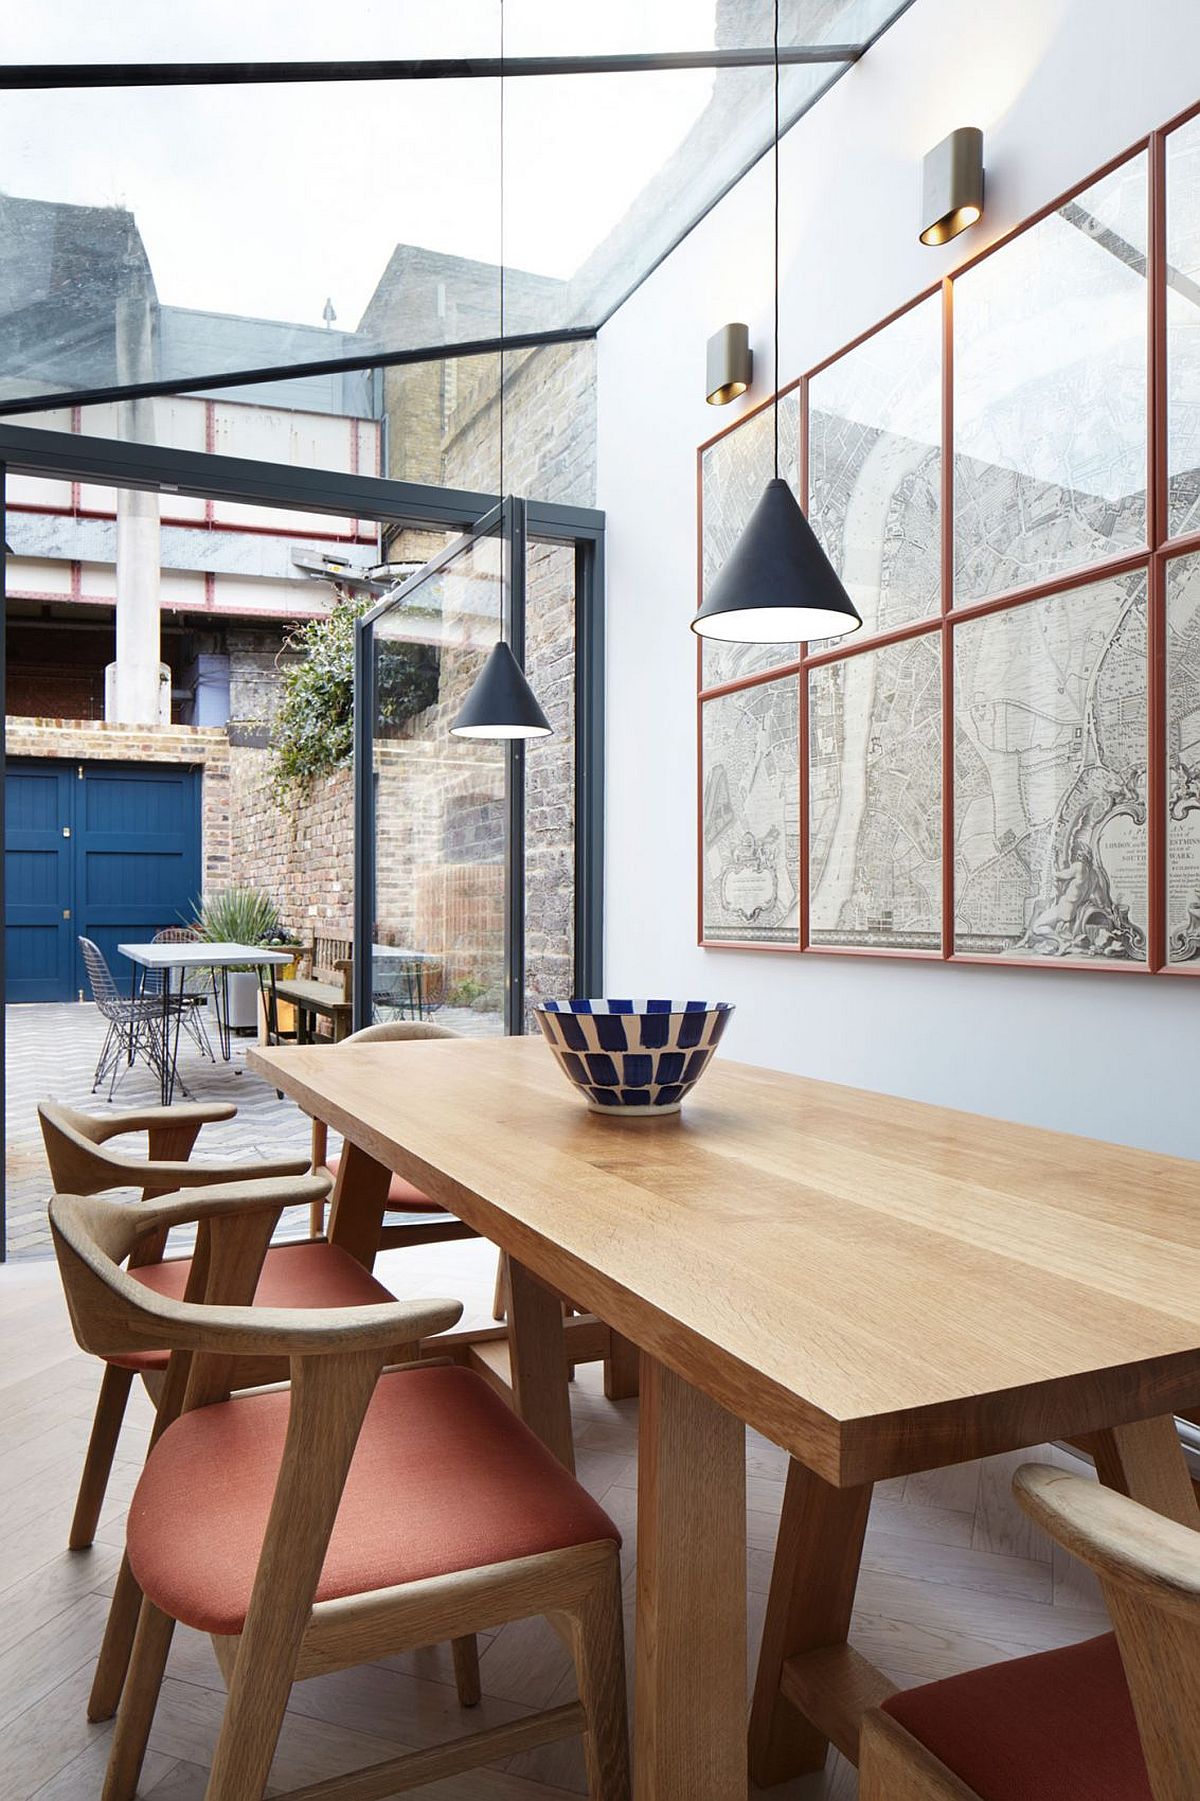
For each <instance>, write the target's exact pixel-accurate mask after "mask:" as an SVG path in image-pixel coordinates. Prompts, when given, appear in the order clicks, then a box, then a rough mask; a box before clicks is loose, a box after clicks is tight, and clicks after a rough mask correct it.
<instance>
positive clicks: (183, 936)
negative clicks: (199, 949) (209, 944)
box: [147, 926, 209, 994]
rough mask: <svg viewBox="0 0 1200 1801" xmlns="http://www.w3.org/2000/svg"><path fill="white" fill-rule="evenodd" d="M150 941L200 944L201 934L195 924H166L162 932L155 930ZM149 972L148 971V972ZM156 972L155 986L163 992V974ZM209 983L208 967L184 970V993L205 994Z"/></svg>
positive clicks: (181, 987)
mask: <svg viewBox="0 0 1200 1801" xmlns="http://www.w3.org/2000/svg"><path fill="white" fill-rule="evenodd" d="M150 942H151V943H152V944H199V943H200V934H199V932H198V931H197V930H196V928H195V926H164V927H163V929H162V931H161V932H155V934H154V937H153V938H152V939H151V941H150ZM149 973H150V972H149V971H148V972H147V974H149ZM154 973H155V974H156V976H157V981H156V982H155V987H156V989H157V990H158V991H159V992H161V989H162V976H161V975H158V973H157V971H155V972H154ZM208 985H209V973H208V971H207V970H206V969H187V970H185V971H184V975H183V981H182V983H181V984H180V989H181V992H182V993H184V994H203V993H205V992H206V991H207V989H208Z"/></svg>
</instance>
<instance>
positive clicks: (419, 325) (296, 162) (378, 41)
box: [0, 0, 903, 408]
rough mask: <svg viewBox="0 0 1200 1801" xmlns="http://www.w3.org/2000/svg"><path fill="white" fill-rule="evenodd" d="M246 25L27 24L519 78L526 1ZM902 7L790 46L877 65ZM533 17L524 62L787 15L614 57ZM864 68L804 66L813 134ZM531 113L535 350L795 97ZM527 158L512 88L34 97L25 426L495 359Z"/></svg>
mask: <svg viewBox="0 0 1200 1801" xmlns="http://www.w3.org/2000/svg"><path fill="white" fill-rule="evenodd" d="M237 5H238V10H237V12H236V17H235V0H195V3H194V4H191V5H189V6H186V7H170V8H167V7H163V6H161V4H159V0H126V4H124V5H123V6H122V7H120V8H117V9H104V12H105V17H104V31H103V32H101V31H100V28H99V26H98V25H97V23H96V13H97V9H96V8H95V7H94V5H93V4H92V0H87V3H86V4H84V0H62V4H60V5H58V6H56V7H54V8H42V9H26V10H25V11H24V12H22V13H20V14H19V15H18V17H17V19H16V20H15V21H14V23H15V24H16V26H17V29H16V30H15V31H13V32H10V34H9V35H10V48H9V53H10V54H12V55H14V56H16V57H19V58H23V59H25V60H32V59H34V58H40V59H44V60H46V61H50V60H52V59H53V58H54V57H56V56H57V57H59V58H65V57H66V56H67V54H68V53H69V54H71V55H73V56H74V57H75V58H76V59H84V60H86V59H87V58H88V57H89V56H92V57H99V56H100V55H101V54H102V55H103V56H104V57H105V58H106V59H114V58H116V57H118V56H122V57H128V58H138V59H139V60H143V61H149V60H152V59H153V56H158V57H160V58H163V59H165V58H169V57H178V56H180V55H182V54H183V53H184V52H186V54H187V56H188V57H190V58H192V59H195V58H197V57H201V58H202V57H205V56H208V57H211V58H214V59H217V60H221V59H224V58H225V57H226V56H227V54H228V48H229V45H230V44H231V43H232V44H236V47H237V53H238V55H239V56H240V57H243V58H250V57H254V56H257V55H269V56H271V57H273V58H276V59H277V58H279V57H281V56H285V55H294V56H298V57H312V56H320V55H322V54H332V53H334V52H336V53H337V54H339V55H343V56H348V55H355V56H362V55H375V56H379V55H393V56H395V55H403V56H411V55H439V56H440V55H465V54H470V55H493V54H494V53H495V50H496V48H497V43H498V37H497V31H496V26H497V22H498V7H497V5H496V0H468V3H467V4H466V5H462V6H457V5H456V6H455V7H453V8H446V7H445V6H444V5H442V4H439V3H438V0H418V3H417V4H414V5H411V6H409V5H406V6H405V7H404V8H402V9H401V8H396V7H394V6H392V5H390V4H386V5H385V4H382V3H380V0H345V4H344V5H343V7H342V8H341V9H339V12H338V16H337V20H336V24H337V26H338V31H337V33H333V32H331V31H330V20H329V17H328V14H327V11H324V10H323V11H322V12H321V14H320V15H319V16H318V15H317V14H316V13H315V11H313V9H311V8H305V7H298V6H295V5H293V4H289V5H288V6H287V7H286V8H285V7H284V6H282V5H279V6H277V5H276V4H275V0H262V4H256V5H255V6H253V7H250V8H246V7H245V6H244V4H243V3H242V0H237ZM901 10H903V6H902V5H899V6H898V5H897V4H896V3H895V0H787V4H786V5H785V17H784V20H783V21H782V24H781V36H782V37H783V39H784V41H785V42H792V43H794V42H796V41H798V40H799V39H800V38H803V39H804V41H806V42H822V41H823V42H842V41H845V40H846V39H847V38H851V39H855V40H857V39H862V38H866V37H870V36H871V35H872V34H873V33H875V32H877V31H878V30H879V29H880V28H881V27H882V26H883V24H884V23H885V22H886V21H887V20H889V19H890V18H891V17H893V16H895V14H896V13H897V12H898V11H901ZM505 11H506V32H507V36H508V48H509V50H510V52H511V53H512V54H514V55H519V54H524V53H527V52H529V51H531V50H532V49H534V48H536V50H537V51H538V53H539V54H574V53H576V52H577V51H578V50H579V49H580V48H581V47H582V48H583V49H585V50H586V51H587V52H588V53H591V52H593V51H596V50H600V51H604V52H606V51H607V50H609V49H610V48H615V47H620V48H621V49H629V48H630V47H631V46H632V48H634V49H635V50H638V51H643V50H655V49H662V48H666V47H667V46H668V43H669V45H670V47H672V48H681V47H682V48H689V47H702V46H703V44H704V43H708V44H711V42H712V40H713V39H714V38H716V39H717V41H719V42H720V43H721V44H730V43H735V44H736V43H737V42H738V41H739V39H742V40H746V39H749V40H757V41H758V43H759V44H762V43H767V42H769V39H770V31H771V22H772V14H773V9H772V5H771V3H770V0H728V3H719V4H716V5H714V0H668V3H667V4H665V5H664V6H663V7H661V8H657V7H654V8H649V7H645V6H644V5H642V6H641V7H640V9H639V7H638V6H636V5H634V4H633V0H615V3H614V5H613V6H611V7H610V8H609V9H607V11H606V12H605V13H604V16H603V18H602V20H601V21H600V22H599V23H598V22H597V19H596V17H595V16H594V13H593V15H592V16H591V17H590V25H591V27H592V29H591V30H590V31H589V32H587V33H585V32H584V29H583V25H584V22H586V21H585V20H584V12H585V9H576V8H563V7H561V6H560V5H557V4H551V0H508V4H507V6H506V9H505ZM310 12H311V13H312V17H310V16H309V15H310ZM577 15H578V16H577ZM269 19H270V20H274V23H275V27H276V29H275V30H274V31H273V32H269V31H268V32H264V29H263V28H264V21H265V20H269ZM703 20H706V21H707V25H706V26H705V31H706V32H707V37H705V36H704V34H703V33H702V32H701V30H700V25H701V21H703ZM184 21H187V22H189V23H190V27H191V28H192V29H190V30H189V31H187V32H185V31H184V30H183V23H184ZM398 21H399V22H402V26H403V29H402V31H401V30H400V29H398ZM647 21H650V22H647ZM72 25H73V27H74V29H71V28H70V27H72ZM135 27H136V29H135ZM668 28H669V31H670V36H669V38H668V37H667V36H666V35H665V34H667V32H668ZM335 36H336V40H337V41H336V43H335V42H333V41H331V40H332V39H333V38H334V37H335ZM400 37H403V40H404V41H403V43H400V42H398V41H397V40H398V39H399V38H400ZM185 38H186V43H185V42H184V39H185ZM660 40H661V41H660ZM844 67H845V65H844V64H843V63H838V62H834V63H815V64H809V63H805V64H793V65H787V66H785V68H784V69H783V72H782V78H781V97H782V116H783V120H784V124H785V127H786V125H787V124H788V123H790V122H791V120H792V119H793V118H794V117H796V116H797V115H798V114H799V113H800V112H801V111H803V110H804V109H805V108H806V107H807V106H808V105H809V104H811V102H812V101H813V100H814V99H815V98H816V97H817V96H818V95H819V94H820V93H821V91H822V90H823V89H824V87H826V86H827V85H828V84H829V83H830V82H831V81H833V80H835V79H836V78H837V76H838V75H839V74H840V73H841V72H842V70H843V68H844ZM505 104H506V140H505V143H506V168H505V186H506V235H505V261H506V264H507V308H506V319H505V325H506V330H507V332H508V333H509V334H513V333H521V332H553V331H556V330H562V329H572V328H582V329H588V330H594V329H595V328H596V327H597V326H598V325H599V324H601V323H602V322H603V320H604V318H605V317H607V315H608V314H609V313H610V312H611V311H612V310H613V309H614V307H616V306H617V305H619V304H620V302H621V300H622V299H623V298H624V297H625V295H626V294H627V293H628V292H629V291H630V290H631V289H632V288H633V287H635V286H636V285H637V283H638V282H639V281H640V280H641V279H642V278H643V277H644V276H645V274H646V273H647V272H648V271H649V270H650V269H651V268H652V267H653V266H654V264H655V263H656V262H657V261H658V260H659V259H660V258H661V257H662V256H663V255H664V254H665V253H666V252H667V251H668V250H669V249H670V248H671V247H672V245H673V244H674V243H675V242H676V241H677V240H678V239H679V237H681V236H682V235H683V234H684V233H685V232H686V231H687V230H688V229H689V228H690V227H691V226H692V225H693V224H694V223H695V221H696V220H697V219H698V218H699V217H700V216H701V215H702V214H703V213H704V212H705V211H706V210H707V209H708V207H709V206H711V205H712V203H713V202H714V201H715V200H716V199H717V198H718V197H719V196H720V194H721V193H722V192H723V191H724V190H725V188H726V187H728V186H729V185H730V183H732V182H733V181H735V180H736V179H737V178H738V177H739V176H740V175H741V174H742V173H743V171H744V170H745V169H746V168H747V167H749V165H750V164H751V163H752V162H753V161H754V160H755V159H756V158H757V157H758V156H759V155H761V153H762V151H763V149H764V148H765V147H766V146H767V145H768V144H769V142H770V135H771V123H772V72H771V69H770V67H769V66H766V67H762V66H758V67H750V68H726V69H715V70H714V69H711V68H709V69H682V70H669V71H662V70H656V71H652V72H637V73H605V74H572V75H554V76H537V77H527V78H522V79H514V80H512V81H510V82H509V83H508V84H507V85H506V96H505ZM498 145H499V83H498V81H497V80H496V79H494V78H491V77H483V78H477V79H448V80H436V81H414V82H409V81H322V82H319V83H315V82H314V83H309V82H290V83H289V82H272V83H253V84H246V85H237V84H234V85H228V84H214V85H183V86H173V85H172V86H154V85H149V86H135V87H128V88H106V87H101V88H76V89H66V88H47V89H36V90H21V89H19V88H16V89H14V90H13V91H11V92H8V93H7V94H6V95H5V98H4V105H3V107H2V108H0V169H2V170H3V171H4V177H3V187H2V188H0V408H3V406H4V405H5V403H6V402H8V403H10V404H11V403H14V402H17V401H21V400H27V399H29V398H31V397H38V398H40V397H43V396H51V395H56V394H57V395H63V394H80V395H83V394H87V393H90V392H93V391H97V390H102V391H103V390H109V389H113V388H117V387H121V386H124V385H127V384H136V383H141V382H163V383H166V382H177V383H178V382H186V383H188V384H190V385H194V386H195V385H199V384H201V383H203V382H207V381H211V380H216V379H220V378H223V377H228V376H230V375H233V374H236V373H239V372H242V371H248V370H258V369H275V368H282V367H291V366H293V365H297V364H299V365H305V364H311V363H317V362H322V361H326V360H334V359H339V358H351V357H374V356H380V355H388V354H395V353H404V352H411V351H425V350H428V351H429V352H430V353H431V354H434V355H436V354H437V353H438V352H439V351H440V350H442V349H443V348H445V347H446V346H451V345H455V344H462V343H469V342H471V341H473V340H478V339H490V338H493V337H495V336H496V335H497V333H498V331H499V326H500V316H499V270H498V266H497V265H498V260H499V255H500V230H499V223H500V222H499V198H500V196H499V157H498Z"/></svg>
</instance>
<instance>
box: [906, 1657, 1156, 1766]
mask: <svg viewBox="0 0 1200 1801" xmlns="http://www.w3.org/2000/svg"><path fill="white" fill-rule="evenodd" d="M884 1712H885V1713H889V1714H891V1716H892V1718H893V1719H894V1720H896V1721H897V1722H898V1723H899V1724H900V1725H901V1726H903V1727H904V1729H905V1731H906V1732H910V1733H911V1734H912V1736H913V1737H914V1738H916V1739H920V1741H921V1743H922V1744H923V1745H925V1746H926V1747H927V1749H928V1750H930V1751H932V1752H933V1754H934V1756H935V1757H938V1758H940V1759H941V1761H942V1762H943V1763H944V1764H945V1765H946V1767H947V1768H948V1769H950V1770H953V1772H954V1774H955V1775H956V1776H959V1777H961V1779H962V1780H963V1781H964V1782H965V1783H966V1784H967V1786H968V1787H969V1788H972V1789H974V1790H975V1792H976V1793H977V1794H978V1795H979V1796H980V1798H981V1801H1153V1796H1152V1795H1151V1793H1150V1783H1149V1780H1148V1778H1147V1776H1146V1766H1145V1763H1144V1761H1143V1758H1142V1750H1141V1744H1140V1742H1139V1739H1138V1733H1137V1724H1136V1722H1135V1720H1134V1715H1133V1704H1132V1703H1131V1701H1130V1699H1129V1690H1128V1688H1127V1687H1126V1683H1125V1672H1124V1670H1123V1669H1122V1667H1121V1656H1120V1652H1119V1651H1118V1649H1117V1641H1116V1639H1115V1638H1114V1637H1113V1635H1112V1633H1111V1632H1107V1633H1105V1634H1104V1635H1103V1637H1101V1638H1092V1639H1087V1640H1085V1641H1084V1643H1083V1644H1080V1645H1067V1646H1066V1647H1064V1648H1063V1649H1062V1650H1059V1651H1043V1652H1040V1653H1039V1654H1038V1655H1037V1656H1036V1657H1018V1658H1014V1659H1013V1660H1012V1661H1011V1662H1009V1663H999V1664H990V1665H988V1667H987V1668H986V1669H982V1670H970V1671H968V1672H967V1673H966V1674H965V1675H962V1676H950V1677H948V1678H947V1679H946V1681H944V1682H931V1683H928V1684H927V1685H926V1686H925V1687H923V1688H913V1689H905V1690H902V1691H901V1693H900V1694H898V1695H893V1696H892V1698H891V1700H890V1701H887V1702H885V1703H884Z"/></svg>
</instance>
